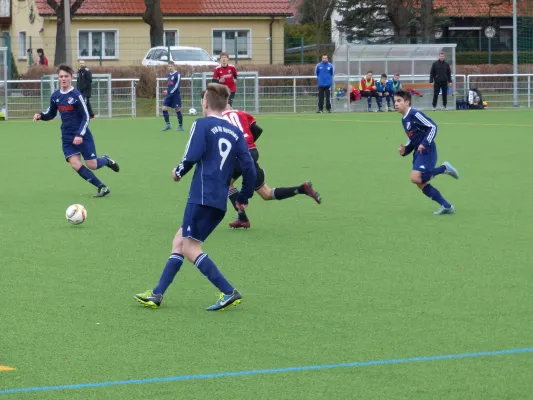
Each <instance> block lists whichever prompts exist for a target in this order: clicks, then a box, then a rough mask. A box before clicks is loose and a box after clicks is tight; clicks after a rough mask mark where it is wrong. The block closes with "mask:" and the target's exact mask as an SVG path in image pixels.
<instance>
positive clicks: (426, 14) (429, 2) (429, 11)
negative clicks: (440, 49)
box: [421, 0, 435, 43]
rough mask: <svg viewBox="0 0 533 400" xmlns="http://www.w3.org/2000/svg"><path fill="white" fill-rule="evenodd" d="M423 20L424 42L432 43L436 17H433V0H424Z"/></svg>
mask: <svg viewBox="0 0 533 400" xmlns="http://www.w3.org/2000/svg"><path fill="white" fill-rule="evenodd" d="M421 8H422V10H421V22H422V24H421V25H422V37H423V43H431V42H432V41H433V38H434V37H435V35H434V34H435V32H434V30H435V18H434V17H433V0H422V7H421Z"/></svg>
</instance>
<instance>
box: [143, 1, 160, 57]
mask: <svg viewBox="0 0 533 400" xmlns="http://www.w3.org/2000/svg"><path fill="white" fill-rule="evenodd" d="M144 5H145V6H146V10H145V12H144V15H143V21H144V22H145V23H146V24H148V25H150V47H155V46H164V45H165V43H164V29H163V13H162V12H161V3H160V0H144Z"/></svg>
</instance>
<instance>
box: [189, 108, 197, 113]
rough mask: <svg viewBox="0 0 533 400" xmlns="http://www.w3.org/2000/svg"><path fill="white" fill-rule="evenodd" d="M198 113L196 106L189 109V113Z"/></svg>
mask: <svg viewBox="0 0 533 400" xmlns="http://www.w3.org/2000/svg"><path fill="white" fill-rule="evenodd" d="M196 114H198V111H196V108H191V109H189V115H196Z"/></svg>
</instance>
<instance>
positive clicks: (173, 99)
mask: <svg viewBox="0 0 533 400" xmlns="http://www.w3.org/2000/svg"><path fill="white" fill-rule="evenodd" d="M180 83H181V75H180V73H179V72H178V70H177V69H176V64H174V62H173V61H171V62H169V63H168V78H167V90H165V91H164V92H163V93H164V94H166V96H167V97H165V100H164V101H163V117H164V118H165V123H166V125H165V127H164V128H163V131H168V130H169V129H172V126H171V125H170V117H169V115H168V108H169V107H170V108H173V109H174V110H175V111H176V115H177V116H178V127H177V128H176V130H177V131H183V114H182V113H181V93H180Z"/></svg>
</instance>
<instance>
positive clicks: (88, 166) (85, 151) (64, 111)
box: [33, 65, 119, 197]
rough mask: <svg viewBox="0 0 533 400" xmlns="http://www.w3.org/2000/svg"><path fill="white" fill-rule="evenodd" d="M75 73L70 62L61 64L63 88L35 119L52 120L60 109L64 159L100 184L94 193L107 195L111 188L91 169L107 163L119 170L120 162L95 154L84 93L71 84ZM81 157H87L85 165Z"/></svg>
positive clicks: (80, 174)
mask: <svg viewBox="0 0 533 400" xmlns="http://www.w3.org/2000/svg"><path fill="white" fill-rule="evenodd" d="M73 74H74V71H73V70H72V68H71V67H69V66H68V65H60V66H59V68H58V71H57V75H58V81H59V86H60V88H59V90H56V91H55V92H54V93H52V96H51V98H50V107H48V110H47V111H46V112H44V113H38V114H35V115H34V116H33V121H50V120H53V119H54V118H55V117H56V115H57V112H58V111H59V114H61V137H62V142H63V154H64V156H65V160H66V161H67V162H68V163H69V164H70V166H71V167H72V169H74V171H76V172H77V173H78V175H79V176H80V177H81V178H82V179H84V180H86V181H87V182H89V183H90V184H92V185H94V186H95V187H96V188H98V192H97V193H96V195H95V196H94V197H104V196H107V195H108V194H109V193H111V191H110V190H109V188H108V187H107V186H106V185H105V184H104V183H102V182H101V181H100V179H98V178H97V177H96V175H95V174H94V173H93V171H92V170H96V169H100V168H102V167H108V168H110V169H112V170H113V171H115V172H118V171H119V166H118V164H117V163H116V161H114V160H112V159H111V158H110V157H109V156H108V155H106V154H104V155H103V156H102V157H98V156H97V155H96V145H95V143H94V138H93V135H92V133H91V131H90V130H89V119H90V117H89V111H88V110H87V105H86V103H85V100H84V98H83V96H82V94H81V93H80V92H78V90H76V89H74V88H73V87H72V75H73ZM81 157H83V159H84V160H85V165H83V163H82V161H81Z"/></svg>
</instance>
